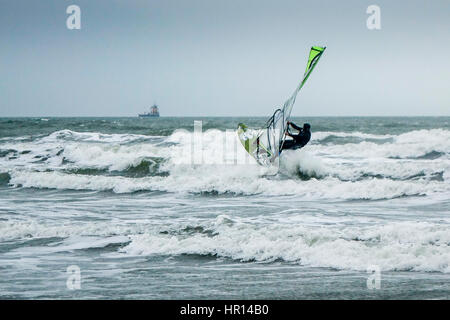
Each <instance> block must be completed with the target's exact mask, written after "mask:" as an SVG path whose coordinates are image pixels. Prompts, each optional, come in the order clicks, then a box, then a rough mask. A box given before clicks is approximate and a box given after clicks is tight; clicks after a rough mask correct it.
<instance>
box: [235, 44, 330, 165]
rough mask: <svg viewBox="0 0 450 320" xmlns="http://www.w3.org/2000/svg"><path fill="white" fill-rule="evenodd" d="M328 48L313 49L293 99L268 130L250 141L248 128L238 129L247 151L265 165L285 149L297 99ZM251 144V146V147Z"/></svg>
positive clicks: (273, 117) (256, 134)
mask: <svg viewBox="0 0 450 320" xmlns="http://www.w3.org/2000/svg"><path fill="white" fill-rule="evenodd" d="M325 48H326V47H318V46H315V47H312V48H311V50H310V52H309V57H308V63H307V64H306V71H305V73H304V75H303V79H302V81H301V82H300V84H299V85H298V86H297V88H296V89H295V91H294V92H293V93H292V95H291V97H290V98H289V99H288V100H286V102H285V103H284V104H283V107H282V108H280V109H277V110H275V112H274V114H273V115H272V116H271V117H270V118H269V120H268V121H267V123H266V128H265V129H262V130H260V131H259V132H258V133H253V134H251V135H250V136H251V138H250V139H249V137H250V136H249V134H248V128H247V127H246V126H245V125H244V126H241V124H240V125H239V127H238V134H239V139H240V140H241V142H242V144H243V145H244V147H245V149H246V150H247V151H248V152H249V153H250V154H251V155H252V156H253V157H254V158H255V159H256V160H257V161H258V162H259V163H260V164H263V165H267V164H271V163H273V161H274V160H275V159H277V158H278V156H279V154H280V150H281V148H282V147H283V143H284V140H285V139H286V135H285V133H286V131H287V128H288V127H287V122H288V121H289V118H290V116H291V111H292V108H293V106H294V103H295V99H296V98H297V94H298V92H299V91H300V89H301V88H302V87H303V86H304V84H305V83H306V80H308V78H309V76H310V74H311V72H312V71H313V70H314V68H315V67H316V65H317V62H319V59H320V57H321V56H322V54H323V52H324V51H325ZM250 144H251V145H250Z"/></svg>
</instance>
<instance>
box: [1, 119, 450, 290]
mask: <svg viewBox="0 0 450 320" xmlns="http://www.w3.org/2000/svg"><path fill="white" fill-rule="evenodd" d="M194 120H200V121H202V135H201V139H200V143H199V144H198V143H197V144H196V143H195V142H196V141H197V142H198V141H199V140H198V139H197V138H195V137H194V133H193V130H194ZM265 120H266V119H265V118H168V117H161V118H157V119H138V118H0V298H3V299H29V298H31V299H72V298H75V299H94V298H102V299H117V298H123V299H398V298H401V299H421V298H424V299H449V297H450V118H449V117H436V118H426V117H420V118H414V117H398V118H376V117H348V118H340V117H339V118H327V117H316V118H307V119H306V118H294V119H293V121H294V122H296V123H297V124H299V125H301V124H302V123H303V122H305V121H307V122H309V123H310V124H311V126H312V139H311V142H310V143H309V144H308V145H307V146H306V147H305V148H303V149H301V150H296V151H286V152H284V153H283V154H282V156H281V158H280V170H279V171H278V174H275V175H274V174H268V173H267V172H264V169H262V168H261V167H259V166H258V165H256V164H255V163H254V162H252V160H251V159H250V160H248V159H247V160H246V161H245V162H242V161H240V160H239V159H243V158H242V157H243V156H245V155H246V153H245V150H244V149H243V148H242V146H241V145H239V141H238V140H237V138H236V137H237V136H236V135H235V133H234V132H233V130H235V129H236V127H237V124H238V123H239V122H244V123H246V124H247V125H249V126H250V127H260V126H262V125H263V124H264V122H265ZM196 139H197V140H196ZM198 154H200V155H201V157H200V158H199V157H198ZM192 160H193V161H192ZM238 160H239V161H238Z"/></svg>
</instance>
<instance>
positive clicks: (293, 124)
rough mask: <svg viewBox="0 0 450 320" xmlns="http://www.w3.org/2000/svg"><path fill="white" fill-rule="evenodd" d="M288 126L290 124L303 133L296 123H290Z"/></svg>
mask: <svg viewBox="0 0 450 320" xmlns="http://www.w3.org/2000/svg"><path fill="white" fill-rule="evenodd" d="M288 124H290V125H291V127H292V128H294V129H295V130H298V131H302V128H300V127H299V126H297V125H296V124H295V123H292V122H290V121H289V122H288Z"/></svg>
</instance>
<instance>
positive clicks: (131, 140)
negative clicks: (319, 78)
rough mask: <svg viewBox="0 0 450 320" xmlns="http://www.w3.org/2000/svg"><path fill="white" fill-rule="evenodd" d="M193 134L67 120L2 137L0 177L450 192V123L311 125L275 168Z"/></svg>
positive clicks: (147, 185)
mask: <svg viewBox="0 0 450 320" xmlns="http://www.w3.org/2000/svg"><path fill="white" fill-rule="evenodd" d="M342 139H347V140H342ZM194 140H195V137H194V134H193V133H192V132H188V131H175V132H174V133H172V134H171V135H169V136H146V135H136V134H101V133H97V132H83V133H80V132H75V131H70V130H61V131H56V132H53V133H51V134H49V135H47V136H41V137H37V138H35V139H34V140H30V139H28V140H27V139H24V138H23V139H22V137H15V138H13V139H11V140H8V139H3V140H2V141H1V142H0V171H1V172H3V173H2V175H1V176H0V182H1V183H2V185H6V184H9V185H11V186H15V187H27V188H52V189H73V190H97V191H105V190H110V191H113V192H117V193H127V192H136V191H164V192H181V193H218V194H221V193H231V194H238V195H239V194H242V195H252V194H263V195H273V196H279V195H296V196H300V197H302V198H304V199H321V198H326V199H366V200H379V199H392V198H398V197H404V196H429V195H433V194H438V193H444V194H448V193H449V192H450V186H449V183H448V180H449V175H450V174H449V172H450V131H449V130H444V129H431V130H416V131H411V132H407V133H403V134H399V135H375V134H366V133H361V132H315V133H313V140H312V142H311V143H310V144H309V145H308V146H307V147H305V148H303V149H301V150H296V151H285V152H284V153H283V155H282V157H281V161H280V172H279V174H278V175H276V176H273V175H272V174H271V173H270V172H269V171H265V170H263V169H262V168H261V167H259V166H257V165H256V164H255V162H254V160H253V159H250V158H249V157H248V155H247V154H246V152H245V150H244V149H243V148H242V147H241V146H240V144H239V141H237V139H236V135H235V134H234V133H233V132H232V133H231V134H230V133H229V132H224V131H221V130H208V131H206V132H204V133H203V137H202V143H201V145H200V147H199V149H198V150H194V149H193V148H196V147H193V142H194ZM198 154H200V160H201V161H200V162H196V160H198ZM196 157H197V158H196ZM243 159H244V160H245V161H244V160H243ZM236 163H237V164H236Z"/></svg>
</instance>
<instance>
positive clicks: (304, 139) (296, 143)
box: [281, 122, 311, 150]
mask: <svg viewBox="0 0 450 320" xmlns="http://www.w3.org/2000/svg"><path fill="white" fill-rule="evenodd" d="M289 124H290V125H291V126H292V128H294V129H295V130H298V131H299V133H298V134H293V135H290V136H291V137H292V138H293V140H285V141H284V144H283V147H282V149H281V150H287V149H293V150H295V149H300V148H303V147H304V146H305V145H306V144H307V143H308V142H309V140H310V139H311V131H310V130H309V125H308V126H304V127H303V128H300V127H299V126H297V125H295V124H294V123H292V122H290V123H289Z"/></svg>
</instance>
